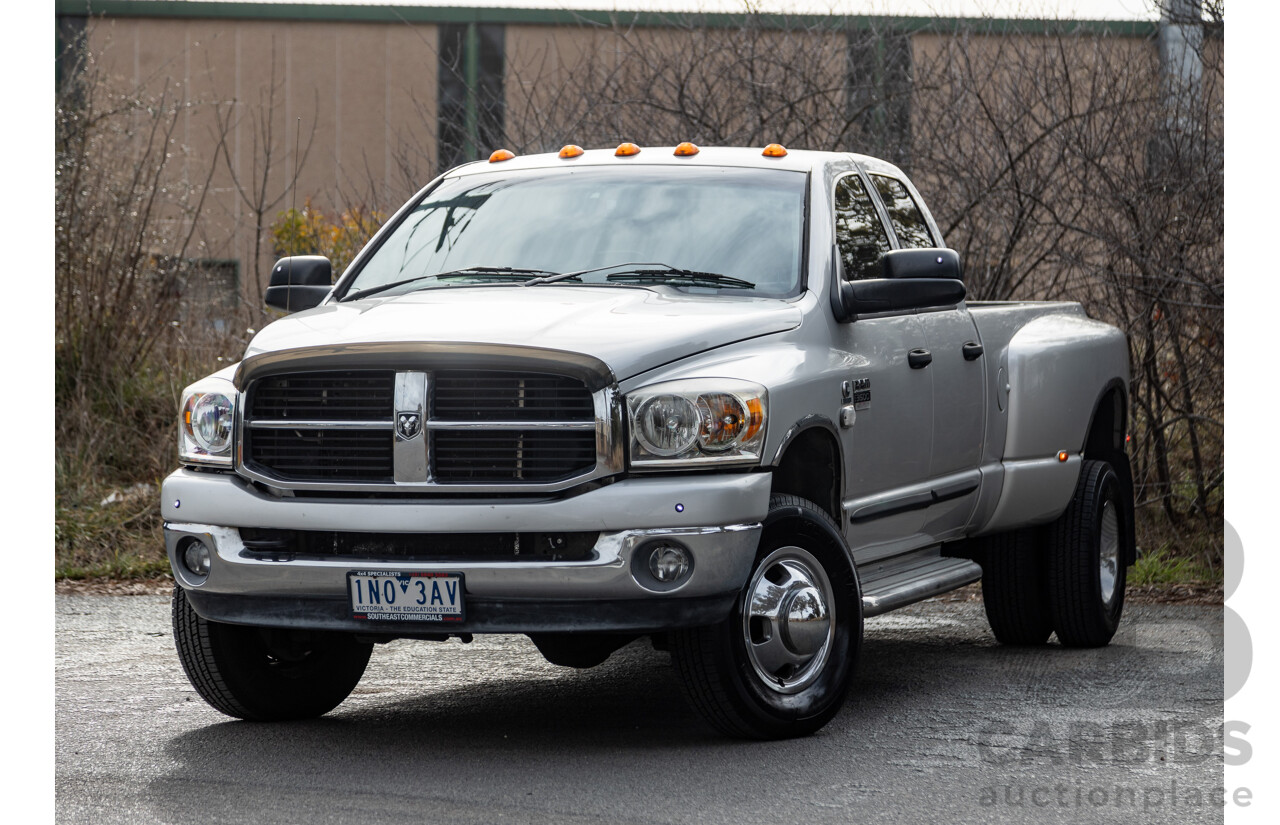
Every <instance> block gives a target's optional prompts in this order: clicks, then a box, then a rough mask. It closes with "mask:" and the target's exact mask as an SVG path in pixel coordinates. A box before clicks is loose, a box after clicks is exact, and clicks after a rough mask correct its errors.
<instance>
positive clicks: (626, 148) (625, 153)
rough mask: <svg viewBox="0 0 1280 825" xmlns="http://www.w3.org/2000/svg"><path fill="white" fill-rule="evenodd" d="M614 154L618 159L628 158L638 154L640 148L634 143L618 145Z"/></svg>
mask: <svg viewBox="0 0 1280 825" xmlns="http://www.w3.org/2000/svg"><path fill="white" fill-rule="evenodd" d="M614 154H615V155H617V156H618V157H620V158H629V157H631V156H632V155H638V154H640V147H639V146H636V145H635V144H634V143H619V144H618V148H617V150H616V151H615V152H614Z"/></svg>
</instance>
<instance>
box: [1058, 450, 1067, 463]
mask: <svg viewBox="0 0 1280 825" xmlns="http://www.w3.org/2000/svg"><path fill="white" fill-rule="evenodd" d="M1068 458H1070V454H1069V453H1068V452H1067V451H1066V450H1063V451H1062V452H1060V453H1058V460H1059V461H1066V460H1067V459H1068Z"/></svg>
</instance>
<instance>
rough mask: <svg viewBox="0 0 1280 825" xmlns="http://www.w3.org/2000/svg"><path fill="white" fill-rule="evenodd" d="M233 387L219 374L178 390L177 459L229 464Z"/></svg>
mask: <svg viewBox="0 0 1280 825" xmlns="http://www.w3.org/2000/svg"><path fill="white" fill-rule="evenodd" d="M235 399H236V388H235V386H233V385H232V383H231V382H230V381H226V380H224V379H221V378H206V379H204V380H203V381H197V382H196V383H194V384H192V385H191V386H189V387H187V388H186V389H185V390H183V391H182V406H181V407H180V410H181V412H180V413H179V421H178V460H179V461H181V462H183V463H185V464H202V465H206V466H214V467H230V466H231V447H232V443H231V442H232V437H233V433H234V425H235V418H236V402H235Z"/></svg>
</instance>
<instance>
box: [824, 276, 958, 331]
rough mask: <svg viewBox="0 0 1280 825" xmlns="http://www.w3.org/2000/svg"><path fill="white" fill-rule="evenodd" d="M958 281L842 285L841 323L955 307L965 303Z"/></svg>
mask: <svg viewBox="0 0 1280 825" xmlns="http://www.w3.org/2000/svg"><path fill="white" fill-rule="evenodd" d="M964 297H965V288H964V284H963V283H961V282H960V281H958V280H956V279H955V278H898V279H892V278H870V279H868V280H865V281H844V282H843V283H841V284H840V305H841V307H840V308H841V310H842V312H841V313H840V315H842V316H843V317H840V315H838V316H837V320H840V321H854V320H857V319H858V318H868V317H874V316H877V315H899V314H903V313H909V312H917V311H919V310H923V309H938V308H941V307H952V306H955V305H956V304H959V303H960V302H961V301H963V300H964Z"/></svg>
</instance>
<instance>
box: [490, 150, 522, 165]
mask: <svg viewBox="0 0 1280 825" xmlns="http://www.w3.org/2000/svg"><path fill="white" fill-rule="evenodd" d="M515 156H516V153H515V152H512V151H510V150H508V149H499V150H498V151H496V152H494V153H493V154H492V155H490V156H489V162H490V163H502V162H503V161H504V160H511V159H512V158H513V157H515Z"/></svg>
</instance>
